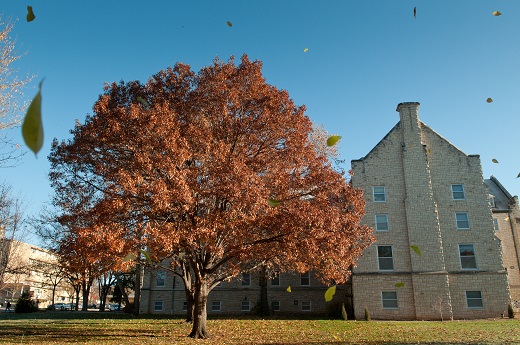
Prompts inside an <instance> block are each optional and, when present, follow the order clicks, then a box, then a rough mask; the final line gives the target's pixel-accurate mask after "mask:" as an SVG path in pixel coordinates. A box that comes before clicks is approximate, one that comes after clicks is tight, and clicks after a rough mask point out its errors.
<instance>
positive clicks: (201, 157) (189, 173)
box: [49, 55, 373, 338]
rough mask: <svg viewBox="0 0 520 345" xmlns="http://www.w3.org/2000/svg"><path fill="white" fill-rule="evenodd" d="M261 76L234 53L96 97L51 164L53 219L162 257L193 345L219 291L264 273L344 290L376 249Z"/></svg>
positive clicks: (298, 121)
mask: <svg viewBox="0 0 520 345" xmlns="http://www.w3.org/2000/svg"><path fill="white" fill-rule="evenodd" d="M261 68H262V64H261V62H259V61H250V60H249V59H248V57H247V56H246V55H244V56H243V57H242V59H241V63H240V64H239V65H235V62H234V59H233V58H231V59H230V60H229V61H228V62H222V61H220V60H218V59H216V60H215V61H214V63H213V64H212V65H210V66H207V67H204V68H202V69H201V70H200V71H199V72H198V73H195V72H193V71H191V69H190V67H189V66H188V65H185V64H180V63H179V64H176V65H175V67H174V68H168V69H167V70H164V71H160V72H159V73H157V74H156V75H154V76H153V77H152V78H151V79H150V80H149V81H148V82H147V83H146V84H141V83H140V82H137V81H134V82H129V83H124V82H121V83H119V84H116V83H114V84H111V85H107V86H106V87H105V92H104V94H103V95H101V96H100V98H99V100H98V101H97V102H96V104H95V105H94V114H93V115H92V116H87V118H86V120H85V123H84V124H77V125H76V127H75V128H74V129H73V130H72V131H71V132H72V134H73V138H72V139H70V140H67V141H62V142H58V141H57V140H55V141H54V142H53V146H52V151H51V154H50V156H49V160H50V162H51V165H52V168H51V173H50V178H51V181H52V185H53V187H54V189H55V191H56V197H55V198H54V203H55V205H56V206H57V207H59V208H61V210H62V211H63V213H64V217H71V218H74V219H78V220H79V219H80V220H81V222H88V223H91V224H90V225H89V226H90V227H91V228H92V229H94V228H97V229H103V228H106V229H107V231H111V232H113V233H119V236H120V239H122V240H124V247H125V250H127V251H128V252H129V253H130V252H132V253H135V254H136V255H137V256H140V254H139V251H140V250H141V251H144V252H146V253H148V255H149V256H150V257H151V260H152V261H154V262H155V261H160V260H162V259H164V258H169V259H170V260H171V262H172V264H173V265H174V267H176V268H181V270H179V272H181V271H182V272H183V274H186V275H188V276H189V283H190V284H191V286H190V287H189V289H190V291H193V299H194V309H193V325H192V330H191V333H190V336H191V337H194V338H206V337H208V336H209V333H208V331H207V327H206V303H207V298H208V294H209V293H210V291H211V290H212V289H213V288H214V287H215V286H216V285H217V284H218V283H219V282H221V281H223V280H229V279H231V278H233V277H235V276H237V275H238V274H239V273H242V272H248V271H252V270H255V269H257V268H258V267H261V266H266V267H267V268H271V267H276V268H277V269H280V270H294V271H299V272H305V271H307V270H310V269H312V270H314V272H316V274H317V275H318V276H319V277H320V278H321V280H322V281H323V282H325V283H330V282H335V283H342V282H344V281H345V280H346V279H347V278H348V276H349V274H350V267H351V265H353V264H354V263H355V259H356V257H357V256H358V255H360V254H361V251H362V250H363V249H364V248H365V247H366V246H367V245H369V244H370V243H371V241H372V240H373V239H372V235H371V230H370V229H369V228H368V227H366V226H363V225H360V220H361V217H362V215H363V212H364V200H363V194H362V191H361V190H357V189H355V188H353V187H352V185H351V184H350V183H348V182H347V181H346V180H345V176H344V174H343V173H342V172H340V171H337V170H336V169H334V168H333V166H332V164H331V162H330V161H329V160H328V158H327V155H326V153H325V152H323V150H321V149H319V148H318V147H317V145H315V144H314V143H313V141H312V140H310V138H311V137H312V136H313V125H312V122H311V121H310V119H309V118H308V117H307V116H306V115H305V107H303V106H296V105H295V104H294V103H293V101H292V100H291V99H290V98H289V94H288V92H287V91H285V90H279V89H277V88H276V87H274V86H272V85H269V84H267V83H266V81H265V79H264V78H263V76H262V73H261ZM87 206H88V207H87ZM105 222H109V223H110V225H106V224H104V223H105ZM108 229H110V230H108ZM94 236H97V235H94Z"/></svg>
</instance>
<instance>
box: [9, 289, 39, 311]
mask: <svg viewBox="0 0 520 345" xmlns="http://www.w3.org/2000/svg"><path fill="white" fill-rule="evenodd" d="M14 311H15V312H16V313H32V312H35V311H38V307H37V306H36V303H35V302H34V301H33V299H32V298H31V295H30V293H29V292H28V291H24V292H22V295H21V296H20V298H19V299H18V301H17V302H16V306H15V308H14Z"/></svg>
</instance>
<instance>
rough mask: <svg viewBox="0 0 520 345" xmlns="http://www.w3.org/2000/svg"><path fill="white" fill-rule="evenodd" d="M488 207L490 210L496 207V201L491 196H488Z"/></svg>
mask: <svg viewBox="0 0 520 345" xmlns="http://www.w3.org/2000/svg"><path fill="white" fill-rule="evenodd" d="M489 206H490V207H491V208H496V207H497V199H496V198H495V196H494V195H491V194H489Z"/></svg>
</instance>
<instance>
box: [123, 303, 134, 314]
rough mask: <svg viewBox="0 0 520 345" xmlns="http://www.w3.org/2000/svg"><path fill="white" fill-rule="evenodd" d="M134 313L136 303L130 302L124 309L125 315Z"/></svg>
mask: <svg viewBox="0 0 520 345" xmlns="http://www.w3.org/2000/svg"><path fill="white" fill-rule="evenodd" d="M133 311H134V303H133V302H130V303H129V304H126V305H125V306H124V307H123V313H127V314H132V312H133Z"/></svg>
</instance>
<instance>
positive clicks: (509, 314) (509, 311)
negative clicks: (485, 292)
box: [507, 303, 515, 319]
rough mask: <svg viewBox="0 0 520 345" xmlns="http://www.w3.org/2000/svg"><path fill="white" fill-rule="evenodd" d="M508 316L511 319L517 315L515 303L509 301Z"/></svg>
mask: <svg viewBox="0 0 520 345" xmlns="http://www.w3.org/2000/svg"><path fill="white" fill-rule="evenodd" d="M507 316H508V317H509V318H510V319H513V318H514V317H515V311H514V310H513V305H512V304H511V303H509V305H508V306H507Z"/></svg>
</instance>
